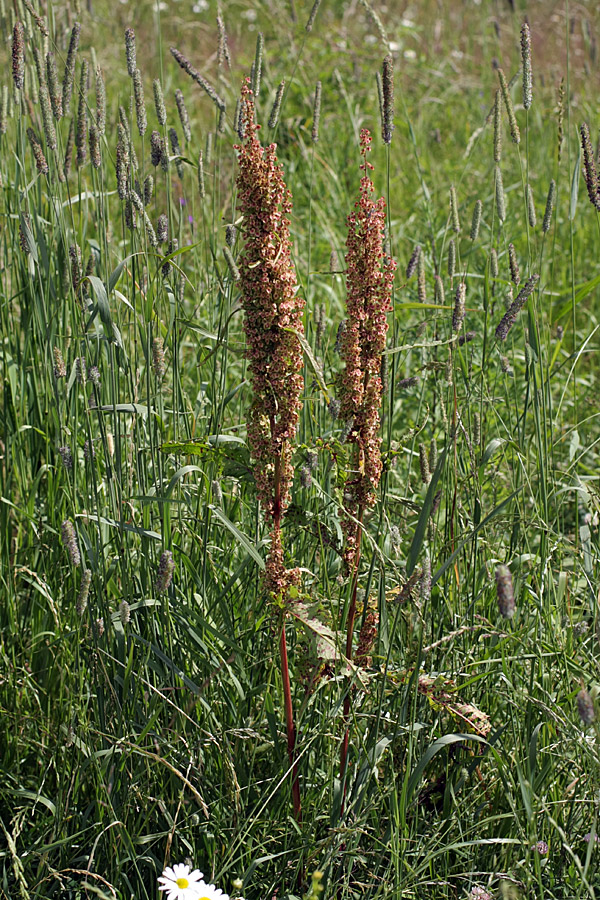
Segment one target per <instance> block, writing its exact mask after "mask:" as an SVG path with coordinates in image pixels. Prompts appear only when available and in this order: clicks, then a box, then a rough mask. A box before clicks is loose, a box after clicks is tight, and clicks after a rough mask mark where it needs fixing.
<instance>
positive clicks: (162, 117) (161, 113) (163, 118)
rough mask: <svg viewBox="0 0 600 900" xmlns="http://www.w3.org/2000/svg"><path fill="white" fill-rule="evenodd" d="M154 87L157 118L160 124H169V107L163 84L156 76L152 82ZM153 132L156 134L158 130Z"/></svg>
mask: <svg viewBox="0 0 600 900" xmlns="http://www.w3.org/2000/svg"><path fill="white" fill-rule="evenodd" d="M152 89H153V91H154V109H155V110H156V118H157V119H158V124H159V125H163V126H164V125H166V124H167V108H166V106H165V98H164V96H163V90H162V85H161V83H160V81H159V80H158V78H155V79H154V81H153V82H152ZM152 133H153V134H155V133H157V132H152Z"/></svg>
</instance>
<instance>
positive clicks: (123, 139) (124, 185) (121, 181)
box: [116, 122, 130, 200]
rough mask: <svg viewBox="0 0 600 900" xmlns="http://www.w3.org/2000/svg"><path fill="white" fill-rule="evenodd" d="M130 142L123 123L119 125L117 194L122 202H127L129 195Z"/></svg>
mask: <svg viewBox="0 0 600 900" xmlns="http://www.w3.org/2000/svg"><path fill="white" fill-rule="evenodd" d="M129 165H130V159H129V141H128V139H127V133H126V131H125V128H124V127H123V125H122V123H121V122H119V123H118V124H117V153H116V170H117V192H118V194H119V198H120V199H121V200H125V199H126V198H127V195H128V193H129Z"/></svg>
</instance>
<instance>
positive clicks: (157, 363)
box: [152, 337, 166, 380]
mask: <svg viewBox="0 0 600 900" xmlns="http://www.w3.org/2000/svg"><path fill="white" fill-rule="evenodd" d="M152 368H153V369H154V374H155V375H156V377H157V378H158V379H159V380H160V379H161V378H162V377H163V376H164V374H165V372H166V366H165V349H164V345H163V339H162V338H161V337H155V338H154V340H153V341H152Z"/></svg>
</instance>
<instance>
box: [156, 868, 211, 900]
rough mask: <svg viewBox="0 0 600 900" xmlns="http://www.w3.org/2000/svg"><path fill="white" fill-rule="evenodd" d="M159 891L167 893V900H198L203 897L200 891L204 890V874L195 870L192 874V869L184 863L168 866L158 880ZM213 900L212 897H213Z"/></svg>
mask: <svg viewBox="0 0 600 900" xmlns="http://www.w3.org/2000/svg"><path fill="white" fill-rule="evenodd" d="M158 883H159V888H158V889H159V891H167V892H168V893H167V900H198V898H199V897H201V896H202V894H201V893H199V892H198V889H199V888H200V887H202V890H204V887H205V885H204V882H203V881H202V872H199V871H198V869H194V871H193V872H190V867H189V866H185V865H184V864H183V863H177V865H175V866H173V868H171V866H167V868H166V869H165V870H164V872H163V873H162V875H161V877H160V878H159V879H158ZM211 900H212V897H211Z"/></svg>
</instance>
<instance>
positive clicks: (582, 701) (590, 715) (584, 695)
mask: <svg viewBox="0 0 600 900" xmlns="http://www.w3.org/2000/svg"><path fill="white" fill-rule="evenodd" d="M577 711H578V712H579V718H580V719H581V721H582V722H583V724H584V725H591V724H592V722H593V721H594V719H595V718H596V713H595V710H594V701H593V700H592V698H591V697H590V695H589V693H588V692H587V691H586V689H585V688H584V687H582V688H581V690H580V691H579V693H578V694H577Z"/></svg>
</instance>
